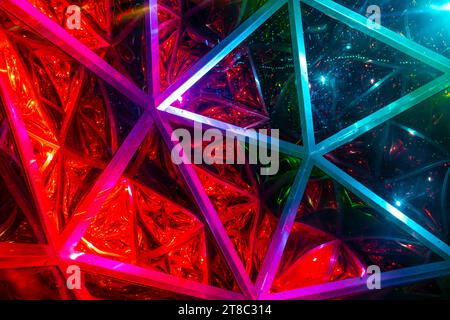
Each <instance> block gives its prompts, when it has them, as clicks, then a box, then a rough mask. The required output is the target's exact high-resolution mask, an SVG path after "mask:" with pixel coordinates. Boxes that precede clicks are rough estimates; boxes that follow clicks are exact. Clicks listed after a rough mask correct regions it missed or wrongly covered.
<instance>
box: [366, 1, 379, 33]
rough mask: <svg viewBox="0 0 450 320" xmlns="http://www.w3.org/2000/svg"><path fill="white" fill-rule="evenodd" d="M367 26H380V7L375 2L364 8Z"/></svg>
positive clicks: (374, 27)
mask: <svg viewBox="0 0 450 320" xmlns="http://www.w3.org/2000/svg"><path fill="white" fill-rule="evenodd" d="M366 17H367V26H368V27H369V28H370V29H380V28H381V8H380V7H379V6H377V5H375V4H372V5H370V6H368V7H367V10H366Z"/></svg>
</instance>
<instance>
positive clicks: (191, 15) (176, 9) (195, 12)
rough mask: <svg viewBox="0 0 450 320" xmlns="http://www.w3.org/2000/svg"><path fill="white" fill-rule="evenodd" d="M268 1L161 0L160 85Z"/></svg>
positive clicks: (219, 40) (200, 56)
mask: <svg viewBox="0 0 450 320" xmlns="http://www.w3.org/2000/svg"><path fill="white" fill-rule="evenodd" d="M266 2H267V0H249V1H248V0H237V1H227V0H218V1H207V2H198V1H193V0H188V1H184V0H175V1H172V0H158V20H159V30H158V32H159V42H160V44H159V47H160V50H159V54H160V59H161V63H160V69H161V70H160V71H161V72H160V74H161V86H162V88H166V87H167V86H168V85H170V84H171V83H173V82H174V81H175V80H176V79H178V78H179V77H180V76H181V75H182V74H183V73H185V72H186V71H187V70H188V69H189V68H190V67H192V66H193V65H194V64H195V63H196V62H197V61H198V60H199V59H201V58H202V57H203V56H204V55H206V54H207V53H208V52H209V51H210V50H211V49H212V48H214V47H215V46H216V45H217V44H219V43H220V42H221V41H222V40H223V39H224V38H226V36H228V35H229V34H230V33H231V32H232V31H233V30H234V29H236V27H238V26H239V25H240V24H241V23H242V22H244V21H245V20H246V19H248V18H249V17H250V16H251V15H252V14H253V13H254V12H255V11H257V10H258V9H259V8H260V7H262V6H263V5H264V4H265V3H266Z"/></svg>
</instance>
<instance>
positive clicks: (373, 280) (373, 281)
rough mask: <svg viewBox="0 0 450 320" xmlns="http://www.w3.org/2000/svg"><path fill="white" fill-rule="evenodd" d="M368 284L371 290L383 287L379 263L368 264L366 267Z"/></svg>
mask: <svg viewBox="0 0 450 320" xmlns="http://www.w3.org/2000/svg"><path fill="white" fill-rule="evenodd" d="M366 276H367V279H366V285H367V289H369V290H380V289H381V269H380V267H379V266H377V265H371V266H368V267H367V269H366Z"/></svg>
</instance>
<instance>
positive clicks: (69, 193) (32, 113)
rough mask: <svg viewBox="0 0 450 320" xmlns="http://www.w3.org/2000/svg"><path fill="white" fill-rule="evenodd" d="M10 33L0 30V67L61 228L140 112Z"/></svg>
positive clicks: (47, 46) (30, 40) (53, 54)
mask: <svg viewBox="0 0 450 320" xmlns="http://www.w3.org/2000/svg"><path fill="white" fill-rule="evenodd" d="M13 29H14V28H13ZM18 29H19V30H23V31H24V30H26V29H21V28H18ZM11 30H12V29H11ZM11 30H8V31H7V32H6V31H5V32H3V31H1V30H0V38H1V40H2V41H1V51H0V56H1V59H0V63H2V61H3V63H2V69H3V70H7V73H8V79H9V87H10V88H11V89H10V91H11V92H9V95H10V96H11V97H12V99H14V101H16V103H15V106H16V109H17V110H16V112H17V113H18V114H19V115H20V116H21V119H22V121H23V122H24V125H25V129H26V131H27V133H28V137H29V139H30V142H31V145H32V148H33V152H34V156H35V160H36V163H37V166H38V168H39V170H40V172H41V174H42V176H43V180H44V187H45V189H46V190H45V191H46V193H47V194H48V196H49V198H50V200H51V205H52V208H51V211H52V212H51V217H52V219H55V220H56V221H55V223H56V224H57V225H58V228H59V229H60V230H62V229H63V228H64V226H65V225H66V223H67V222H68V220H69V219H70V217H71V216H72V214H73V212H74V210H75V208H76V207H77V206H78V204H79V203H80V201H81V200H82V199H83V197H84V196H85V195H86V194H87V192H88V191H89V190H90V188H91V187H92V185H93V184H94V182H95V181H96V179H97V177H98V176H99V174H100V172H101V171H102V170H103V169H104V168H105V167H106V166H107V164H108V163H109V161H110V160H111V159H112V157H113V155H114V154H115V152H116V151H117V149H118V148H119V146H120V145H121V144H122V142H123V141H124V139H125V137H126V136H127V135H128V133H129V132H130V130H131V128H132V127H133V126H134V124H135V123H136V122H137V120H138V119H139V117H140V115H141V113H142V110H141V108H140V107H138V106H137V105H135V104H134V103H132V102H131V101H130V100H128V99H127V98H126V97H124V96H123V95H122V94H121V93H119V92H117V91H116V90H115V89H113V88H112V87H110V86H109V85H108V84H106V83H105V82H103V81H102V80H100V79H98V78H97V77H96V76H95V75H94V74H93V73H91V72H90V71H88V70H86V69H85V68H84V67H82V66H81V65H80V64H79V63H77V62H76V61H74V60H73V59H71V58H70V57H68V56H67V55H66V54H64V53H63V52H62V51H61V50H59V49H57V48H56V47H55V46H54V45H53V44H51V43H50V42H48V41H47V40H45V39H42V38H40V37H39V36H37V35H36V34H34V33H31V32H30V31H26V32H27V40H26V41H23V40H21V41H16V40H17V38H18V35H17V34H14V31H11Z"/></svg>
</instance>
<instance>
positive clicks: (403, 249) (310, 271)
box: [272, 168, 439, 292]
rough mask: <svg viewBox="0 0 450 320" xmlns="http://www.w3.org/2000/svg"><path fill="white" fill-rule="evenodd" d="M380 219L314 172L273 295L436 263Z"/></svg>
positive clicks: (418, 245)
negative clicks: (372, 272) (370, 270)
mask: <svg viewBox="0 0 450 320" xmlns="http://www.w3.org/2000/svg"><path fill="white" fill-rule="evenodd" d="M438 259H439V258H438V257H436V256H435V255H434V254H433V253H432V252H431V251H430V250H429V249H428V248H426V247H425V246H424V245H422V244H421V243H420V242H419V241H418V240H416V239H414V238H413V237H412V236H411V235H409V234H408V233H407V232H404V231H403V230H401V229H400V228H398V226H397V225H396V224H394V223H393V222H392V221H391V220H388V219H387V218H386V217H385V216H384V215H382V214H380V213H378V212H376V211H375V210H373V209H372V208H371V207H369V206H367V205H366V204H365V203H364V202H363V201H361V200H360V199H359V198H358V197H356V196H355V195H353V194H351V193H350V192H349V191H348V190H346V189H345V188H343V187H342V186H341V185H340V184H339V183H338V182H336V181H334V180H333V179H330V178H329V177H328V176H327V175H326V174H324V173H323V172H322V171H320V170H318V169H316V168H314V169H313V171H312V174H311V177H310V180H309V182H308V185H307V187H306V191H305V193H304V196H303V199H302V202H301V205H300V208H299V210H298V212H297V216H296V220H295V223H294V226H293V228H292V231H291V233H290V236H289V239H288V241H287V244H286V247H285V250H284V253H283V256H282V259H281V262H280V265H279V268H278V272H277V275H276V277H275V280H274V282H273V286H272V292H281V291H288V290H293V289H298V288H303V287H308V286H313V285H320V284H324V283H327V282H334V281H339V280H345V279H349V278H360V277H363V276H365V275H366V273H367V271H366V268H367V267H368V266H371V265H376V266H378V267H379V268H380V270H381V271H382V272H385V271H390V270H396V269H399V268H405V267H410V266H416V265H421V264H425V263H428V262H433V261H436V260H438Z"/></svg>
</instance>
